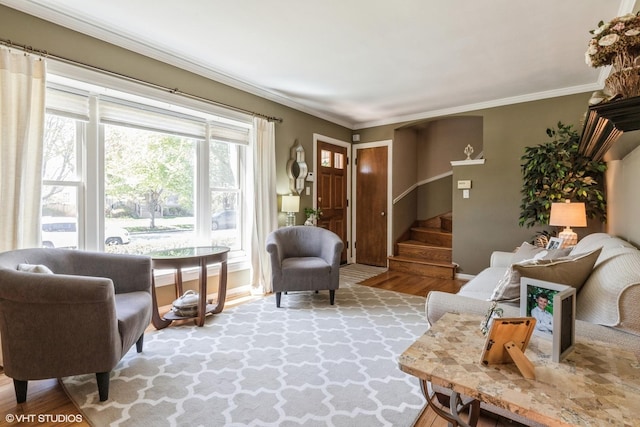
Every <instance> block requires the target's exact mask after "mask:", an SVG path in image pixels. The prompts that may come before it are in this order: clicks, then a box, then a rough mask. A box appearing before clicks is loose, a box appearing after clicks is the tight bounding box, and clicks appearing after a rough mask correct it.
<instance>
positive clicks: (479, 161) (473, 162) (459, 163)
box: [451, 159, 484, 166]
mask: <svg viewBox="0 0 640 427" xmlns="http://www.w3.org/2000/svg"><path fill="white" fill-rule="evenodd" d="M467 165H484V159H472V160H454V161H452V162H451V166H467Z"/></svg>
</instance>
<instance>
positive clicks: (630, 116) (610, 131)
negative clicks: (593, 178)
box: [580, 96, 640, 160]
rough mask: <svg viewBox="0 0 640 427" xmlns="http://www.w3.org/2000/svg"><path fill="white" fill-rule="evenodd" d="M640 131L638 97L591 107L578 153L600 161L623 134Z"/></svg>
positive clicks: (639, 100) (639, 104) (639, 103)
mask: <svg viewBox="0 0 640 427" xmlns="http://www.w3.org/2000/svg"><path fill="white" fill-rule="evenodd" d="M639 129H640V96H636V97H633V98H628V99H622V100H619V101H612V102H607V103H603V104H598V105H592V106H590V107H589V109H588V110H587V117H586V121H585V124H584V128H583V129H582V136H581V137H580V153H582V154H584V155H586V156H588V157H591V158H592V159H593V160H601V159H602V158H603V157H604V155H605V153H606V152H607V151H608V150H609V149H610V148H611V146H612V145H613V143H614V142H616V141H617V140H618V139H619V138H620V137H621V136H622V134H623V133H624V132H630V131H634V130H639Z"/></svg>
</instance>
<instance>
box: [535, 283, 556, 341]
mask: <svg viewBox="0 0 640 427" xmlns="http://www.w3.org/2000/svg"><path fill="white" fill-rule="evenodd" d="M535 301H536V306H535V307H533V308H532V309H531V317H534V318H535V319H536V327H535V330H536V331H538V332H542V333H545V334H552V333H553V313H550V312H549V311H548V310H547V307H549V295H547V294H546V293H545V292H539V293H538V294H537V295H536V300H535Z"/></svg>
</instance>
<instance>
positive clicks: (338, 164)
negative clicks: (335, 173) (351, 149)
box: [333, 153, 344, 169]
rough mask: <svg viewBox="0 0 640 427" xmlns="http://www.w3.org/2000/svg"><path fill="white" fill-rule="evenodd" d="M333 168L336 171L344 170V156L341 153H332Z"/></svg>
mask: <svg viewBox="0 0 640 427" xmlns="http://www.w3.org/2000/svg"><path fill="white" fill-rule="evenodd" d="M333 167H334V168H336V169H344V156H343V155H342V153H333Z"/></svg>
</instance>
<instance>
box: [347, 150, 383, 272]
mask: <svg viewBox="0 0 640 427" xmlns="http://www.w3.org/2000/svg"><path fill="white" fill-rule="evenodd" d="M356 153H357V154H356V222H355V227H356V242H355V245H356V247H355V249H356V262H357V263H359V264H367V265H376V266H379V267H386V266H387V215H388V212H387V185H388V184H387V177H388V171H387V168H388V166H387V158H388V148H387V147H386V146H382V147H373V148H361V149H357V147H356Z"/></svg>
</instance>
